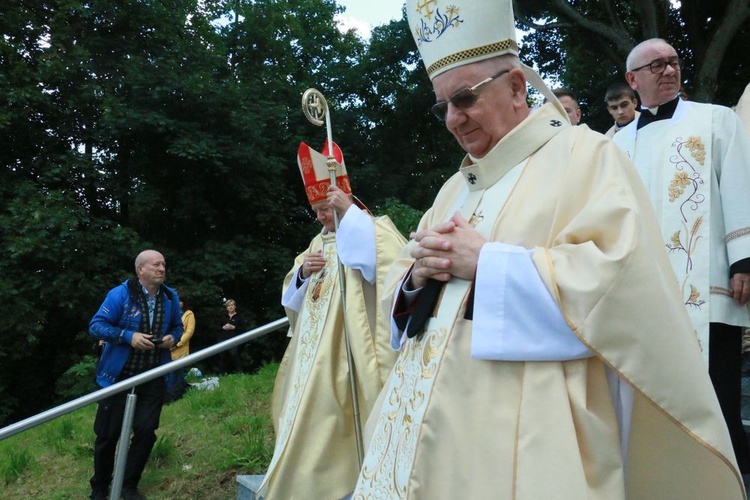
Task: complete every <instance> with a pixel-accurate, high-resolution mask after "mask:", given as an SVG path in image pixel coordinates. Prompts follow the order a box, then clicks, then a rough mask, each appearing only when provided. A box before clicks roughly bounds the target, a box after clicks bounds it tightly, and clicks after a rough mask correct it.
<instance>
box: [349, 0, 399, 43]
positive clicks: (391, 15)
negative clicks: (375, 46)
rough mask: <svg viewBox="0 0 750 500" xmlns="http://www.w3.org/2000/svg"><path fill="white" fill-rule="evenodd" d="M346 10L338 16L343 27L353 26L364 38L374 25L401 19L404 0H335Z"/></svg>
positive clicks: (367, 36)
mask: <svg viewBox="0 0 750 500" xmlns="http://www.w3.org/2000/svg"><path fill="white" fill-rule="evenodd" d="M337 3H338V4H339V5H341V6H342V7H346V12H344V13H343V14H342V15H341V16H340V20H341V22H342V24H343V27H344V28H345V29H348V28H355V29H357V30H358V31H359V32H360V34H361V35H362V36H363V37H364V38H370V31H371V30H372V28H374V27H375V26H380V25H381V24H387V23H388V22H389V21H390V20H391V19H401V8H402V7H403V5H404V0H337Z"/></svg>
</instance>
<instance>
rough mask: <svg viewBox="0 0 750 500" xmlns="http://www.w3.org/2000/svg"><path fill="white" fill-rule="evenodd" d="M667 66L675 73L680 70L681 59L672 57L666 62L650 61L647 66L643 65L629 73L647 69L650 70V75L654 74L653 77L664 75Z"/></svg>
mask: <svg viewBox="0 0 750 500" xmlns="http://www.w3.org/2000/svg"><path fill="white" fill-rule="evenodd" d="M667 65H669V66H672V69H674V70H675V71H677V70H679V69H682V59H680V58H679V57H672V58H670V59H668V60H666V61H665V60H663V59H662V60H658V61H652V62H650V63H648V64H644V65H643V66H639V67H637V68H633V69H631V70H630V71H638V70H641V69H643V68H648V69H650V70H651V73H654V74H655V75H658V74H661V73H664V70H665V69H667Z"/></svg>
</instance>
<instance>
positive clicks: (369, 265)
mask: <svg viewBox="0 0 750 500" xmlns="http://www.w3.org/2000/svg"><path fill="white" fill-rule="evenodd" d="M336 251H337V252H338V254H339V258H340V259H341V263H342V264H344V265H345V266H346V267H348V268H349V269H359V271H360V272H361V273H362V276H363V277H364V278H365V280H367V282H368V283H370V284H374V283H375V271H376V268H377V264H376V262H377V258H376V248H375V222H373V220H372V217H370V216H369V215H367V214H366V213H365V212H363V211H362V210H360V208H359V207H357V206H356V205H352V206H350V207H349V209H348V210H347V211H346V214H344V216H343V217H342V218H341V221H340V222H339V230H338V234H337V235H336Z"/></svg>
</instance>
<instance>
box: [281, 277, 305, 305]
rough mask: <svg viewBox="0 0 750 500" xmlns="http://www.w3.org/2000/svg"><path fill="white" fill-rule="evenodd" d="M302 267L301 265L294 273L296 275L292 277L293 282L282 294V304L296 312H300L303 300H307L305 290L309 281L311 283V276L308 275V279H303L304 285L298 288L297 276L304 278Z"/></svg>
mask: <svg viewBox="0 0 750 500" xmlns="http://www.w3.org/2000/svg"><path fill="white" fill-rule="evenodd" d="M301 269H302V268H301V267H298V268H297V272H296V273H294V276H293V277H292V282H291V283H290V284H289V286H288V287H287V289H286V292H284V294H283V295H282V296H281V305H282V306H284V307H287V308H289V309H291V310H292V311H295V312H299V311H300V309H302V301H303V300H305V291H306V290H307V285H308V283H310V278H309V277H308V278H307V279H306V280H303V281H302V285H301V286H300V287H299V288H297V277H298V276H299V279H302V276H301V275H300V270H301Z"/></svg>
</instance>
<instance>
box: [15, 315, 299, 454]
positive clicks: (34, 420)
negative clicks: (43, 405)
mask: <svg viewBox="0 0 750 500" xmlns="http://www.w3.org/2000/svg"><path fill="white" fill-rule="evenodd" d="M288 325H289V319H288V318H280V319H277V320H276V321H272V322H271V323H268V324H266V325H263V326H260V327H258V328H255V329H253V330H249V331H247V332H245V333H242V334H240V335H237V336H236V337H232V338H231V339H228V340H225V341H223V342H219V343H218V344H214V345H212V346H211V347H206V348H205V349H201V350H200V351H198V352H196V353H193V354H190V355H188V356H185V357H184V358H180V359H177V360H175V361H171V362H169V363H167V364H165V365H161V366H159V367H157V368H153V369H151V370H149V371H147V372H143V373H140V374H138V375H135V376H133V377H130V378H128V379H125V380H123V381H122V382H118V383H116V384H114V385H111V386H109V387H106V388H103V389H99V390H98V391H95V392H92V393H90V394H87V395H85V396H81V397H80V398H78V399H74V400H73V401H68V402H67V403H64V404H61V405H60V406H56V407H54V408H51V409H49V410H47V411H44V412H42V413H38V414H36V415H34V416H33V417H29V418H27V419H25V420H21V421H20V422H16V423H14V424H11V425H9V426H7V427H3V428H2V429H0V441H2V440H3V439H6V438H9V437H11V436H15V435H16V434H19V433H21V432H23V431H26V430H28V429H31V428H33V427H36V426H38V425H41V424H43V423H45V422H49V421H50V420H54V419H56V418H57V417H61V416H62V415H65V414H66V413H70V412H72V411H74V410H77V409H79V408H83V407H84V406H87V405H90V404H91V403H95V402H97V401H100V400H102V399H104V398H107V397H109V396H112V395H113V394H117V393H119V392H122V391H126V390H128V389H131V388H133V387H135V386H137V385H140V384H142V383H144V382H148V381H149V380H153V379H155V378H157V377H161V376H164V375H166V374H167V373H170V372H173V371H175V370H177V369H179V368H182V367H184V366H187V365H190V364H192V363H195V362H197V361H201V360H203V359H206V358H210V357H211V356H215V355H216V354H218V353H220V352H224V351H226V350H228V349H230V348H232V347H235V346H238V345H241V344H244V343H245V342H249V341H251V340H254V339H256V338H258V337H262V336H263V335H266V334H268V333H271V332H273V331H275V330H278V329H280V328H283V327H285V326H288Z"/></svg>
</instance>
